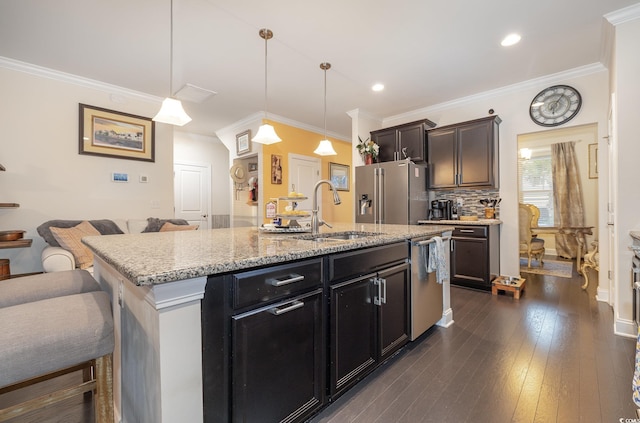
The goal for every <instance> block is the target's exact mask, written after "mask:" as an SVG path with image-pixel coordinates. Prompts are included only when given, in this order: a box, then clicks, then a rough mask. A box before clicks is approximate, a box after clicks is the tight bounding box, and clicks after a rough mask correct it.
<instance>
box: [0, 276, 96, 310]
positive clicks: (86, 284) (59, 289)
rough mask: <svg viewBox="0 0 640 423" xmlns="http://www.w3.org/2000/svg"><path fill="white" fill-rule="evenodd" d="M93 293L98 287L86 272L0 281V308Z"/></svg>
mask: <svg viewBox="0 0 640 423" xmlns="http://www.w3.org/2000/svg"><path fill="white" fill-rule="evenodd" d="M93 291H100V285H99V284H98V282H96V280H95V279H93V277H92V276H91V275H90V274H89V272H87V271H86V270H78V269H76V270H65V271H63V272H54V273H39V274H37V275H29V276H23V277H20V278H13V279H7V280H5V281H2V283H0V308H4V307H10V306H14V305H18V304H25V303H31V302H34V301H40V300H46V299H47V298H55V297H62V296H65V295H73V294H82V293H84V292H93Z"/></svg>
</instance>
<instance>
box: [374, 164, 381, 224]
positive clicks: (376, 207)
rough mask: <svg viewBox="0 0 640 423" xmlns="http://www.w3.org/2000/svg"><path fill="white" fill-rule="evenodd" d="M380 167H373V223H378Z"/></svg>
mask: <svg viewBox="0 0 640 423" xmlns="http://www.w3.org/2000/svg"><path fill="white" fill-rule="evenodd" d="M379 201H380V200H379V199H378V168H374V169H373V223H378V202H379Z"/></svg>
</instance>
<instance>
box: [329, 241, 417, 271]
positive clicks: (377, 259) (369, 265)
mask: <svg viewBox="0 0 640 423" xmlns="http://www.w3.org/2000/svg"><path fill="white" fill-rule="evenodd" d="M408 257H409V246H408V244H407V243H406V242H399V243H397V244H391V245H385V246H382V247H374V248H369V249H367V250H359V251H354V252H349V253H343V254H336V255H334V256H331V257H329V280H330V281H336V280H343V279H345V278H348V277H355V276H359V275H364V274H367V273H371V272H375V271H378V270H380V269H384V268H386V267H389V266H390V265H392V264H395V263H400V262H402V261H405V260H407V259H408Z"/></svg>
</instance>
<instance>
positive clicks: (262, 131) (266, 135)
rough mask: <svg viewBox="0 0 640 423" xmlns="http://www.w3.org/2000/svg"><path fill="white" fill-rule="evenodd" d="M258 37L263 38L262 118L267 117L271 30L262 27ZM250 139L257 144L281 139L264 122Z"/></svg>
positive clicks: (272, 142)
mask: <svg viewBox="0 0 640 423" xmlns="http://www.w3.org/2000/svg"><path fill="white" fill-rule="evenodd" d="M258 34H260V38H263V39H264V118H265V120H266V119H267V41H268V40H269V39H271V38H273V32H271V30H270V29H267V28H262V29H261V30H260V32H258ZM251 141H253V142H257V143H258V144H275V143H277V142H280V141H282V139H281V138H280V137H279V136H278V135H277V134H276V131H275V129H273V126H271V125H269V124H268V123H266V122H264V123H263V124H262V125H261V126H260V128H258V133H257V134H256V136H255V137H253V138H251Z"/></svg>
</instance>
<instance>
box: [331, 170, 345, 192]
mask: <svg viewBox="0 0 640 423" xmlns="http://www.w3.org/2000/svg"><path fill="white" fill-rule="evenodd" d="M329 180H330V181H331V183H333V185H334V186H335V187H336V190H338V191H349V165H345V164H341V163H329Z"/></svg>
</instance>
